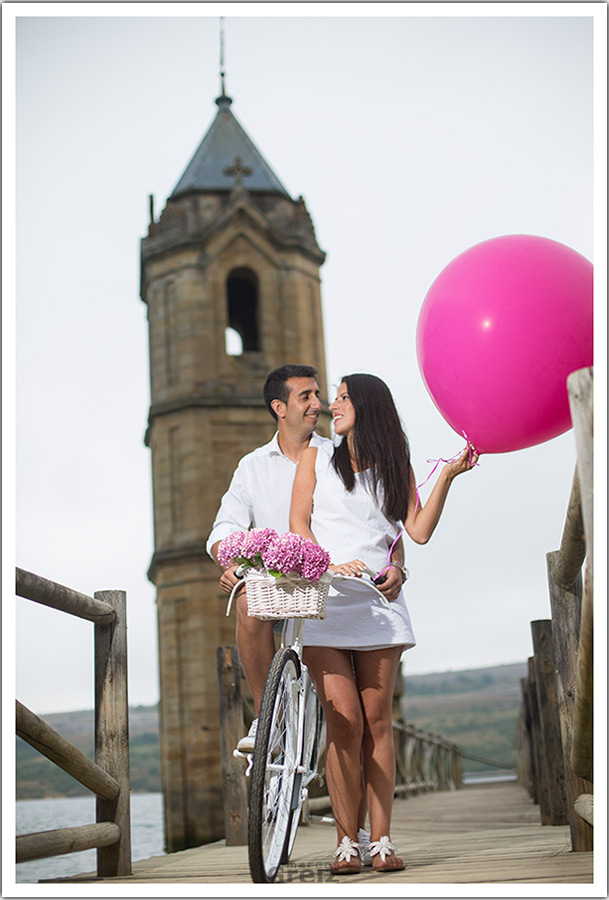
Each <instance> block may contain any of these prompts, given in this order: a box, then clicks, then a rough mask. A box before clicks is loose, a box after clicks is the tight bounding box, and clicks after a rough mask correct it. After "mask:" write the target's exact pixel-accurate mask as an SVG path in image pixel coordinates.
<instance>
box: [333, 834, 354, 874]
mask: <svg viewBox="0 0 609 900" xmlns="http://www.w3.org/2000/svg"><path fill="white" fill-rule="evenodd" d="M334 856H335V857H336V863H333V864H332V865H331V866H330V872H331V873H332V875H353V874H355V873H356V872H359V871H360V867H361V864H360V855H359V844H358V843H357V842H356V841H352V840H351V838H350V837H348V836H347V835H345V836H344V837H343V839H342V841H341V842H340V844H339V845H338V847H337V848H336V851H335V853H334ZM352 856H354V857H355V858H356V859H357V865H354V864H352V863H351V857H352ZM341 862H346V863H347V865H346V866H339V865H338V863H341Z"/></svg>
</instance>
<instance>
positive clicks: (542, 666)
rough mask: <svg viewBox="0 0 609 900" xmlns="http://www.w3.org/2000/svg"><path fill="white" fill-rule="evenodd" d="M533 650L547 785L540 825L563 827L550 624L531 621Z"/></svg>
mask: <svg viewBox="0 0 609 900" xmlns="http://www.w3.org/2000/svg"><path fill="white" fill-rule="evenodd" d="M531 631H532V633H533V648H534V651H535V656H534V660H535V681H536V685H537V701H538V705H539V718H540V722H541V748H542V771H544V772H545V778H546V779H547V785H548V800H549V805H548V807H547V808H546V809H545V810H543V809H542V818H541V824H542V825H565V824H566V823H567V816H566V812H565V791H564V784H565V772H564V763H563V749H562V741H561V737H560V723H559V719H558V698H557V692H556V675H555V672H554V648H553V641H552V622H551V621H550V620H549V619H544V620H542V621H537V622H531Z"/></svg>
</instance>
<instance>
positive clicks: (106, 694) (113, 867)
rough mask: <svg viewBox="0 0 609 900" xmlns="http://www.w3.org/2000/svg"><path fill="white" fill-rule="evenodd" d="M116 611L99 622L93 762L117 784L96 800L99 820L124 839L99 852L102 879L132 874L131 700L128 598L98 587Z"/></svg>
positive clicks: (98, 870) (97, 626)
mask: <svg viewBox="0 0 609 900" xmlns="http://www.w3.org/2000/svg"><path fill="white" fill-rule="evenodd" d="M94 597H95V598H96V599H100V600H103V601H104V602H106V603H108V604H110V605H111V606H112V607H113V609H114V610H115V612H116V619H115V621H114V622H113V623H112V624H111V625H96V626H95V633H94V639H95V761H96V763H97V764H98V766H100V767H101V768H102V769H104V770H105V771H106V772H108V774H109V775H111V776H112V778H114V780H115V781H116V782H118V786H119V794H118V797H116V798H115V799H114V800H104V799H103V798H101V797H98V798H97V805H96V818H97V822H114V823H115V824H116V825H118V827H119V828H120V839H119V840H118V841H117V842H116V843H115V844H112V845H111V846H108V847H103V848H99V849H98V851H97V874H98V875H99V876H101V877H111V876H115V875H131V812H130V796H129V789H130V788H129V704H128V699H127V598H126V594H125V592H124V591H97V592H96V593H95V594H94Z"/></svg>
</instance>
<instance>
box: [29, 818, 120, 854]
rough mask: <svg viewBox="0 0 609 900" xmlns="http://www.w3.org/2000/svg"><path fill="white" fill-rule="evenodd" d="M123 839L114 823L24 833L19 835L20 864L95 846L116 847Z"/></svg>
mask: <svg viewBox="0 0 609 900" xmlns="http://www.w3.org/2000/svg"><path fill="white" fill-rule="evenodd" d="M119 837H120V829H119V827H118V825H115V824H114V823H113V822H98V823H97V824H95V825H78V826H75V827H74V828H55V829H53V830H52V831H38V832H35V833H33V834H20V835H18V836H17V862H18V863H21V862H30V861H31V860H33V859H46V858H47V857H49V856H62V855H63V854H65V853H79V852H80V851H81V850H91V849H92V848H93V847H107V846H109V845H111V844H115V843H116V841H118V839H119Z"/></svg>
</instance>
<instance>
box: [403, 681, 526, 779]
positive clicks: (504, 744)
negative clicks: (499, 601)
mask: <svg viewBox="0 0 609 900" xmlns="http://www.w3.org/2000/svg"><path fill="white" fill-rule="evenodd" d="M526 670H527V666H526V663H517V664H514V665H507V666H496V667H493V668H487V669H466V670H462V671H459V672H441V673H434V674H431V675H409V676H407V677H406V678H405V679H404V682H405V691H404V695H403V696H402V700H401V709H402V715H403V717H404V719H405V720H406V721H407V722H411V723H412V724H413V725H416V727H417V728H421V729H422V730H424V731H429V732H432V733H433V734H441V735H442V736H443V737H446V738H448V739H449V740H451V741H454V742H455V743H456V744H459V746H460V747H461V750H462V752H463V754H464V757H467V755H471V756H477V757H481V758H484V759H487V760H492V761H493V762H499V763H507V764H508V765H511V764H512V763H513V744H514V733H515V728H516V720H517V718H518V710H519V708H520V698H521V688H520V679H521V678H524V677H525V676H526ZM463 768H464V771H465V772H472V773H474V772H491V771H494V772H497V773H500V772H501V771H502V770H501V769H498V768H495V767H493V766H491V765H487V764H484V763H480V762H476V761H473V760H469V759H467V758H464V760H463Z"/></svg>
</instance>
